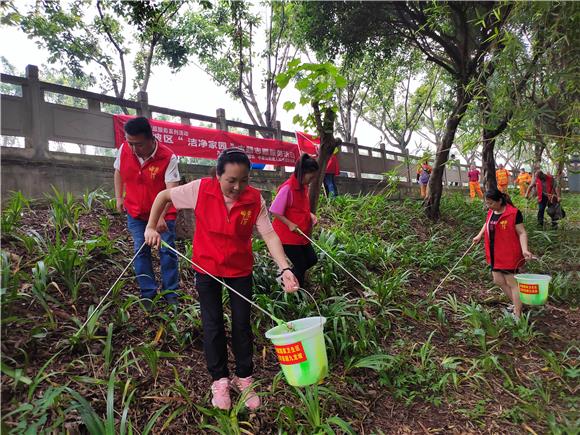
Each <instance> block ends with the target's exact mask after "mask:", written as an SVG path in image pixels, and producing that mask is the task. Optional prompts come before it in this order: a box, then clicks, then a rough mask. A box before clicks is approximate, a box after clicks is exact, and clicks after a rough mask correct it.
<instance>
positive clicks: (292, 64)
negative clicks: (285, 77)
mask: <svg viewBox="0 0 580 435" xmlns="http://www.w3.org/2000/svg"><path fill="white" fill-rule="evenodd" d="M298 65H300V59H292V60H291V61H290V62H288V69H290V68H295V67H297V66H298Z"/></svg>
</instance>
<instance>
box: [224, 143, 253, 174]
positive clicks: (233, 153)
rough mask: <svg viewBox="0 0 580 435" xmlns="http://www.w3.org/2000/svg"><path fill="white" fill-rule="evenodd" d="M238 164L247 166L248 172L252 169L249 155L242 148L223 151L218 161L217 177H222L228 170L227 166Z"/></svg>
mask: <svg viewBox="0 0 580 435" xmlns="http://www.w3.org/2000/svg"><path fill="white" fill-rule="evenodd" d="M228 163H237V164H240V165H246V166H247V167H248V170H249V169H250V168H251V167H252V164H251V162H250V159H249V158H248V155H247V154H246V153H245V152H244V150H242V149H241V148H228V149H226V150H223V151H222V152H221V153H220V155H219V157H218V159H217V164H216V167H215V170H216V174H217V176H218V177H219V176H221V175H222V174H223V173H224V172H225V169H226V164H228Z"/></svg>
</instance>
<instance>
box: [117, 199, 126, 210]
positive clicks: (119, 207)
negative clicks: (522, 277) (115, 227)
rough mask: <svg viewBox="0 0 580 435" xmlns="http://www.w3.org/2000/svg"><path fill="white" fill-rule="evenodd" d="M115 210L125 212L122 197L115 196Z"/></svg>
mask: <svg viewBox="0 0 580 435" xmlns="http://www.w3.org/2000/svg"><path fill="white" fill-rule="evenodd" d="M116 201H117V211H118V212H119V213H124V212H125V206H124V205H123V198H117V199H116Z"/></svg>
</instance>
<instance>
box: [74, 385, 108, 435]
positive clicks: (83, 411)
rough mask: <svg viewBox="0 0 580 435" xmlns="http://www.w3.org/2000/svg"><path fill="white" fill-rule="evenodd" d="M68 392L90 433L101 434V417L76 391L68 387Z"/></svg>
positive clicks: (102, 428)
mask: <svg viewBox="0 0 580 435" xmlns="http://www.w3.org/2000/svg"><path fill="white" fill-rule="evenodd" d="M68 391H69V393H70V394H71V395H72V396H73V398H74V399H75V401H76V406H75V408H76V409H77V410H78V411H79V414H80V415H81V418H82V420H83V423H84V424H85V426H86V427H87V430H88V431H89V433H90V434H91V435H102V434H104V433H105V425H104V424H103V420H102V419H101V417H99V416H98V415H97V413H96V412H95V410H94V409H93V407H92V406H91V404H90V403H89V402H88V401H87V400H86V399H85V398H84V397H83V396H81V395H80V394H79V393H78V392H76V391H74V390H72V389H70V388H69V390H68Z"/></svg>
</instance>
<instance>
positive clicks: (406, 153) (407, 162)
mask: <svg viewBox="0 0 580 435" xmlns="http://www.w3.org/2000/svg"><path fill="white" fill-rule="evenodd" d="M403 153H404V154H405V166H407V182H408V183H409V184H410V183H412V182H413V181H412V179H411V156H410V155H409V150H408V149H407V148H405V150H404V151H403Z"/></svg>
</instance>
